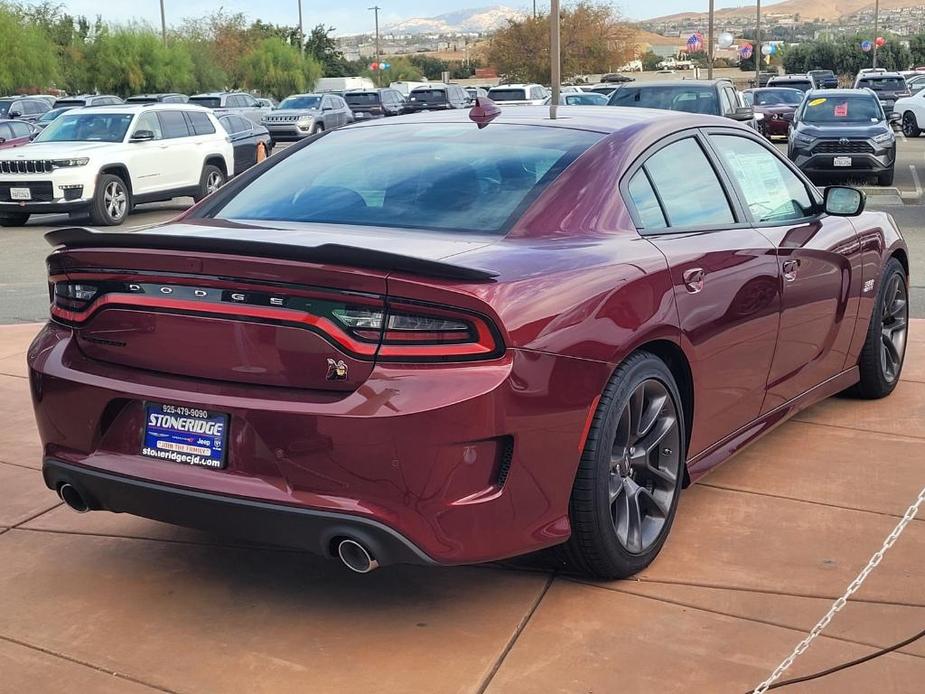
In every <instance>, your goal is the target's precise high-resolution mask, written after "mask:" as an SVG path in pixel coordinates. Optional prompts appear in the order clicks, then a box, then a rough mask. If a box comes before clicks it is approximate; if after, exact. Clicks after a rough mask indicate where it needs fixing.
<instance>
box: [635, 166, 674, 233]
mask: <svg viewBox="0 0 925 694" xmlns="http://www.w3.org/2000/svg"><path fill="white" fill-rule="evenodd" d="M629 193H630V197H631V198H632V200H633V205H634V206H635V207H636V214H637V216H638V217H639V221H640V222H641V223H642V228H643V229H664V228H665V227H666V226H668V225H667V224H666V223H665V215H664V214H662V208H661V205H659V204H658V198H657V197H655V191H654V190H653V189H652V184H651V183H649V177H648V176H646V172H645V171H643V170H641V169H640V170H639V171H637V172H636V174H635V175H634V176H633V177H632V178H631V179H630V185H629Z"/></svg>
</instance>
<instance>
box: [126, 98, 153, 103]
mask: <svg viewBox="0 0 925 694" xmlns="http://www.w3.org/2000/svg"><path fill="white" fill-rule="evenodd" d="M125 103H127V104H154V103H157V97H156V96H130V97H129V98H128V99H126V100H125Z"/></svg>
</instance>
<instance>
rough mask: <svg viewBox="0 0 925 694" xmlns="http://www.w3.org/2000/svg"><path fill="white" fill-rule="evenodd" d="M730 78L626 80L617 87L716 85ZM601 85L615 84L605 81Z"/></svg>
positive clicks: (728, 81)
mask: <svg viewBox="0 0 925 694" xmlns="http://www.w3.org/2000/svg"><path fill="white" fill-rule="evenodd" d="M729 83H730V80H728V79H726V78H723V79H718V80H658V81H656V80H651V81H648V82H624V83H622V84H619V85H617V87H616V88H617V89H636V88H637V87H715V86H717V85H719V84H729ZM599 86H608V87H609V86H614V85H613V84H612V83H611V84H608V83H604V84H601V85H599Z"/></svg>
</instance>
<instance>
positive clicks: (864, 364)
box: [849, 258, 909, 399]
mask: <svg viewBox="0 0 925 694" xmlns="http://www.w3.org/2000/svg"><path fill="white" fill-rule="evenodd" d="M908 326H909V288H908V284H907V280H906V272H905V270H903V266H902V264H901V263H900V262H899V261H898V260H897V259H896V258H890V259H889V261H887V264H886V267H885V268H884V270H883V277H881V279H880V291H879V292H878V293H877V301H876V303H875V304H874V308H873V311H872V312H871V316H870V326H869V327H868V330H867V339H866V340H865V341H864V347H863V348H862V349H861V356H860V358H859V359H858V368H859V369H860V371H861V380H860V382H858V384H857V385H856V386H855V387H854V388H853V389H852V390H851V391H849V393H851V394H853V395H857V396H859V397H862V398H870V399H874V398H882V397H884V396H887V395H889V394H890V393H892V392H893V389H894V388H895V387H896V384H897V383H898V382H899V375H900V373H901V372H902V368H903V359H905V356H906V335H907V331H908Z"/></svg>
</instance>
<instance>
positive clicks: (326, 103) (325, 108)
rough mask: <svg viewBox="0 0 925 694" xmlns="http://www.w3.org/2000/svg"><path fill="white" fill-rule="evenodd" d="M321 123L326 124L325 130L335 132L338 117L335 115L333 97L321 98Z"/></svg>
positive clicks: (325, 96)
mask: <svg viewBox="0 0 925 694" xmlns="http://www.w3.org/2000/svg"><path fill="white" fill-rule="evenodd" d="M321 122H322V123H324V129H325V130H333V129H334V128H336V127H337V117H336V116H335V115H334V104H333V102H332V101H331V97H330V96H328V95H327V94H325V95H324V96H323V97H321Z"/></svg>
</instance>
